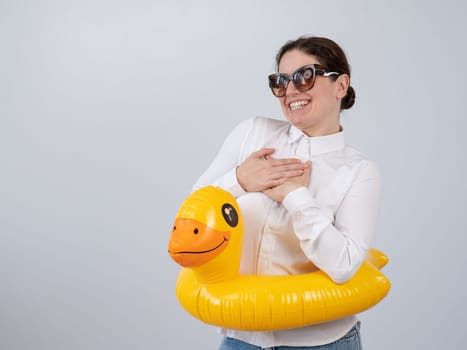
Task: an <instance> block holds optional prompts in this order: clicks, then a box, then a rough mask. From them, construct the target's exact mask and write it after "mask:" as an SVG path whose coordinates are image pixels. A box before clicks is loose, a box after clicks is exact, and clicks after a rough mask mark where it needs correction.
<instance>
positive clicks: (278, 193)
mask: <svg viewBox="0 0 467 350" xmlns="http://www.w3.org/2000/svg"><path fill="white" fill-rule="evenodd" d="M304 165H305V169H303V172H302V174H301V175H298V176H295V177H291V178H288V179H286V180H285V181H284V182H283V183H282V184H280V185H277V186H274V187H271V188H268V189H266V190H263V193H264V194H265V195H267V196H268V197H269V198H271V199H273V200H275V201H277V202H279V203H282V201H283V200H284V198H285V196H286V195H287V194H289V193H290V192H292V191H293V190H296V189H297V188H299V187H308V186H309V185H310V175H311V162H310V161H308V162H306V163H304Z"/></svg>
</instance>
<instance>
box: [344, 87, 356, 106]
mask: <svg viewBox="0 0 467 350" xmlns="http://www.w3.org/2000/svg"><path fill="white" fill-rule="evenodd" d="M354 103H355V90H354V88H353V87H352V86H349V88H348V90H347V94H346V95H345V96H344V98H343V99H342V101H341V109H349V108H351V107H352V106H353V105H354Z"/></svg>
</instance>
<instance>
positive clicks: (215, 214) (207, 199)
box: [169, 186, 243, 275]
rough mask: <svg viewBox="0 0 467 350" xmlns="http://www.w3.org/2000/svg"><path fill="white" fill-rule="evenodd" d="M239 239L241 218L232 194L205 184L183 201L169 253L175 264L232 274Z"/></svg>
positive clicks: (210, 271)
mask: <svg viewBox="0 0 467 350" xmlns="http://www.w3.org/2000/svg"><path fill="white" fill-rule="evenodd" d="M242 239H243V222H242V217H241V213H240V208H239V206H238V204H237V202H236V200H235V198H234V197H233V196H232V195H231V194H230V193H229V192H227V191H225V190H223V189H221V188H219V187H214V186H207V187H203V188H201V189H199V190H197V191H195V192H193V193H192V194H191V195H190V196H188V197H187V198H186V199H185V201H184V202H183V203H182V205H181V207H180V209H179V211H178V214H177V218H176V219H175V222H174V225H173V230H172V234H171V236H170V241H169V254H170V256H171V257H172V259H174V260H175V261H176V262H177V263H178V264H180V265H182V266H184V267H189V268H193V269H197V270H199V272H200V273H206V274H211V275H212V274H218V273H221V274H223V275H226V274H227V275H231V274H232V273H237V272H238V266H239V262H240V254H241V244H242ZM229 271H230V272H229Z"/></svg>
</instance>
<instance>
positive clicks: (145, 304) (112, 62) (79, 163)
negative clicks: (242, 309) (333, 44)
mask: <svg viewBox="0 0 467 350" xmlns="http://www.w3.org/2000/svg"><path fill="white" fill-rule="evenodd" d="M466 10H467V6H466V5H465V3H464V2H463V1H443V2H436V1H421V0H420V1H407V0H398V1H390V2H389V1H388V2H376V1H371V0H366V1H363V0H360V1H345V0H342V1H336V0H333V1H330V0H322V1H304V0H303V1H299V0H295V1H281V0H269V1H251V0H237V1H232V2H221V1H211V2H208V1H149V0H148V1H145V0H132V1H130V0H117V1H115V0H114V1H111V0H93V1H89V0H80V1H72V0H63V1H51V0H42V1H34V0H0V167H1V168H0V170H1V171H0V249H1V254H0V349H8V350H29V349H31V350H32V349H34V350H39V349H44V350H63V349H67V350H74V349H76V350H78V349H79V350H82V349H99V350H100V349H112V350H119V349H141V350H146V349H184V348H190V349H216V348H217V346H218V342H219V339H220V338H219V336H218V335H217V334H216V331H215V328H213V327H210V326H207V325H204V324H201V323H200V322H198V321H197V320H195V319H193V318H191V317H190V316H188V315H187V314H186V313H185V312H184V311H183V310H182V309H181V307H180V306H179V304H178V302H177V300H176V298H175V293H174V286H175V280H176V275H177V273H178V270H179V267H178V265H176V264H175V263H174V262H173V261H172V260H171V259H170V258H169V256H168V254H167V243H168V237H169V234H170V230H171V226H172V221H173V219H174V218H175V214H176V211H177V210H178V207H179V205H180V204H181V201H182V200H183V199H184V198H185V196H186V195H187V194H188V192H189V191H190V188H191V185H192V184H193V182H194V181H195V180H196V179H197V177H198V176H199V175H200V173H201V172H202V171H203V170H204V169H205V168H206V166H207V165H208V164H209V162H210V161H211V160H212V158H213V157H214V155H215V153H216V151H217V149H218V148H219V147H220V145H221V142H222V141H223V139H224V137H225V136H226V134H227V133H228V132H229V131H230V130H231V128H232V127H233V126H234V125H235V124H237V123H238V122H239V121H241V120H243V119H245V118H248V117H251V116H254V115H266V116H272V117H275V118H278V119H281V118H282V116H281V113H280V108H279V105H278V102H277V101H276V99H275V98H274V97H273V96H272V95H271V94H270V92H269V90H268V88H267V85H266V75H267V74H268V73H270V72H271V71H272V70H273V68H274V56H275V54H276V51H277V49H278V48H279V47H280V46H281V45H282V44H283V43H284V42H285V41H286V40H288V39H295V38H296V37H298V36H300V35H302V34H313V35H324V36H328V37H330V38H333V39H335V40H336V41H337V42H339V43H340V44H341V45H342V46H343V48H344V49H345V51H346V52H347V54H348V57H349V61H350V64H351V66H352V72H353V77H352V84H353V86H354V87H355V90H356V93H357V103H356V105H355V107H354V108H353V109H351V110H350V111H346V112H345V113H344V114H343V116H342V123H343V125H344V127H345V129H346V134H347V140H348V142H349V143H350V144H352V145H354V146H355V147H357V148H359V149H360V150H362V151H363V152H365V153H367V154H368V155H369V156H370V157H371V158H373V159H374V160H375V161H376V162H378V163H379V165H380V167H381V169H382V172H383V175H384V184H385V187H384V195H383V205H382V209H381V216H380V221H379V226H378V233H377V238H376V241H375V244H374V245H375V246H376V247H378V248H380V249H382V250H384V251H385V252H386V253H387V254H388V255H389V256H390V258H391V261H390V263H389V265H388V266H387V268H386V269H385V272H386V274H387V275H388V277H389V278H390V279H391V280H392V282H393V288H392V290H391V292H390V294H389V296H388V297H387V298H386V299H385V300H384V301H383V302H382V303H380V304H379V305H377V306H376V307H375V308H373V309H371V310H369V311H367V312H365V313H363V314H362V315H361V319H362V320H363V325H362V336H363V339H364V345H365V349H378V350H385V349H387V350H389V349H394V348H397V349H424V350H435V349H440V348H444V349H449V348H452V349H461V348H462V347H463V344H464V342H465V341H464V332H465V325H466V324H467V316H466V302H465V295H466V293H467V287H466V281H465V276H466V273H465V270H464V267H465V266H467V259H466V255H467V254H466V253H465V251H464V249H463V248H464V247H465V246H466V243H467V242H466V234H467V232H466V231H467V230H466V228H465V226H464V225H463V222H462V220H463V219H464V218H465V216H466V213H467V201H466V185H465V179H466V178H467V168H466V159H467V157H466V153H467V142H466V139H465V137H464V129H465V128H466V126H467V124H466V117H467V116H466V112H465V101H466V85H465V84H466V81H467V69H466V61H467V46H466V41H465V33H466V32H467V25H466V21H465V13H466Z"/></svg>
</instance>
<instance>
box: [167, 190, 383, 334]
mask: <svg viewBox="0 0 467 350" xmlns="http://www.w3.org/2000/svg"><path fill="white" fill-rule="evenodd" d="M242 239H243V222H242V217H241V213H240V209H239V206H238V204H237V202H236V200H235V198H234V197H233V196H232V195H231V194H230V193H228V192H226V191H224V190H222V189H220V188H217V187H213V186H207V187H203V188H201V189H199V190H197V191H195V192H193V193H192V194H191V195H190V196H189V197H188V198H187V199H186V200H185V201H184V202H183V204H182V206H181V207H180V209H179V212H178V215H177V218H176V220H175V223H174V227H173V231H172V234H171V237H170V241H169V254H170V255H171V257H172V258H173V259H174V260H175V261H176V262H177V263H178V264H180V265H181V266H183V267H184V268H182V270H181V272H180V274H179V276H178V280H177V286H176V294H177V297H178V300H179V302H180V304H181V305H182V306H183V308H184V309H185V310H186V311H188V312H189V313H190V314H191V315H193V316H194V317H196V318H198V319H199V320H201V321H203V322H205V323H207V324H210V325H214V326H219V327H224V328H231V329H239V330H250V331H253V330H279V329H287V328H297V327H304V326H307V325H312V324H317V323H322V322H326V321H331V320H335V319H338V318H341V317H344V316H348V315H351V314H355V313H359V312H361V311H364V310H366V309H368V308H370V307H372V306H374V305H375V304H377V303H378V302H379V301H381V300H382V299H383V298H384V297H385V296H386V295H387V293H388V292H389V289H390V286H391V283H390V281H389V280H388V279H387V278H386V277H385V276H384V275H383V274H382V273H381V272H380V271H379V269H381V268H382V267H383V266H384V265H385V264H386V263H387V260H388V259H387V257H386V256H385V255H384V254H383V253H381V252H379V251H377V250H375V249H372V250H370V252H369V254H368V257H367V259H366V260H365V262H364V263H363V264H362V266H361V267H360V269H359V270H358V271H357V273H356V274H355V276H354V277H353V278H352V279H350V280H349V281H347V282H346V283H343V284H336V283H334V282H333V281H332V280H331V279H330V278H329V277H328V276H327V275H326V274H325V273H324V272H322V271H316V272H311V273H307V274H302V275H288V276H254V275H242V274H240V273H239V266H240V256H241V250H242V249H241V248H242Z"/></svg>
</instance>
